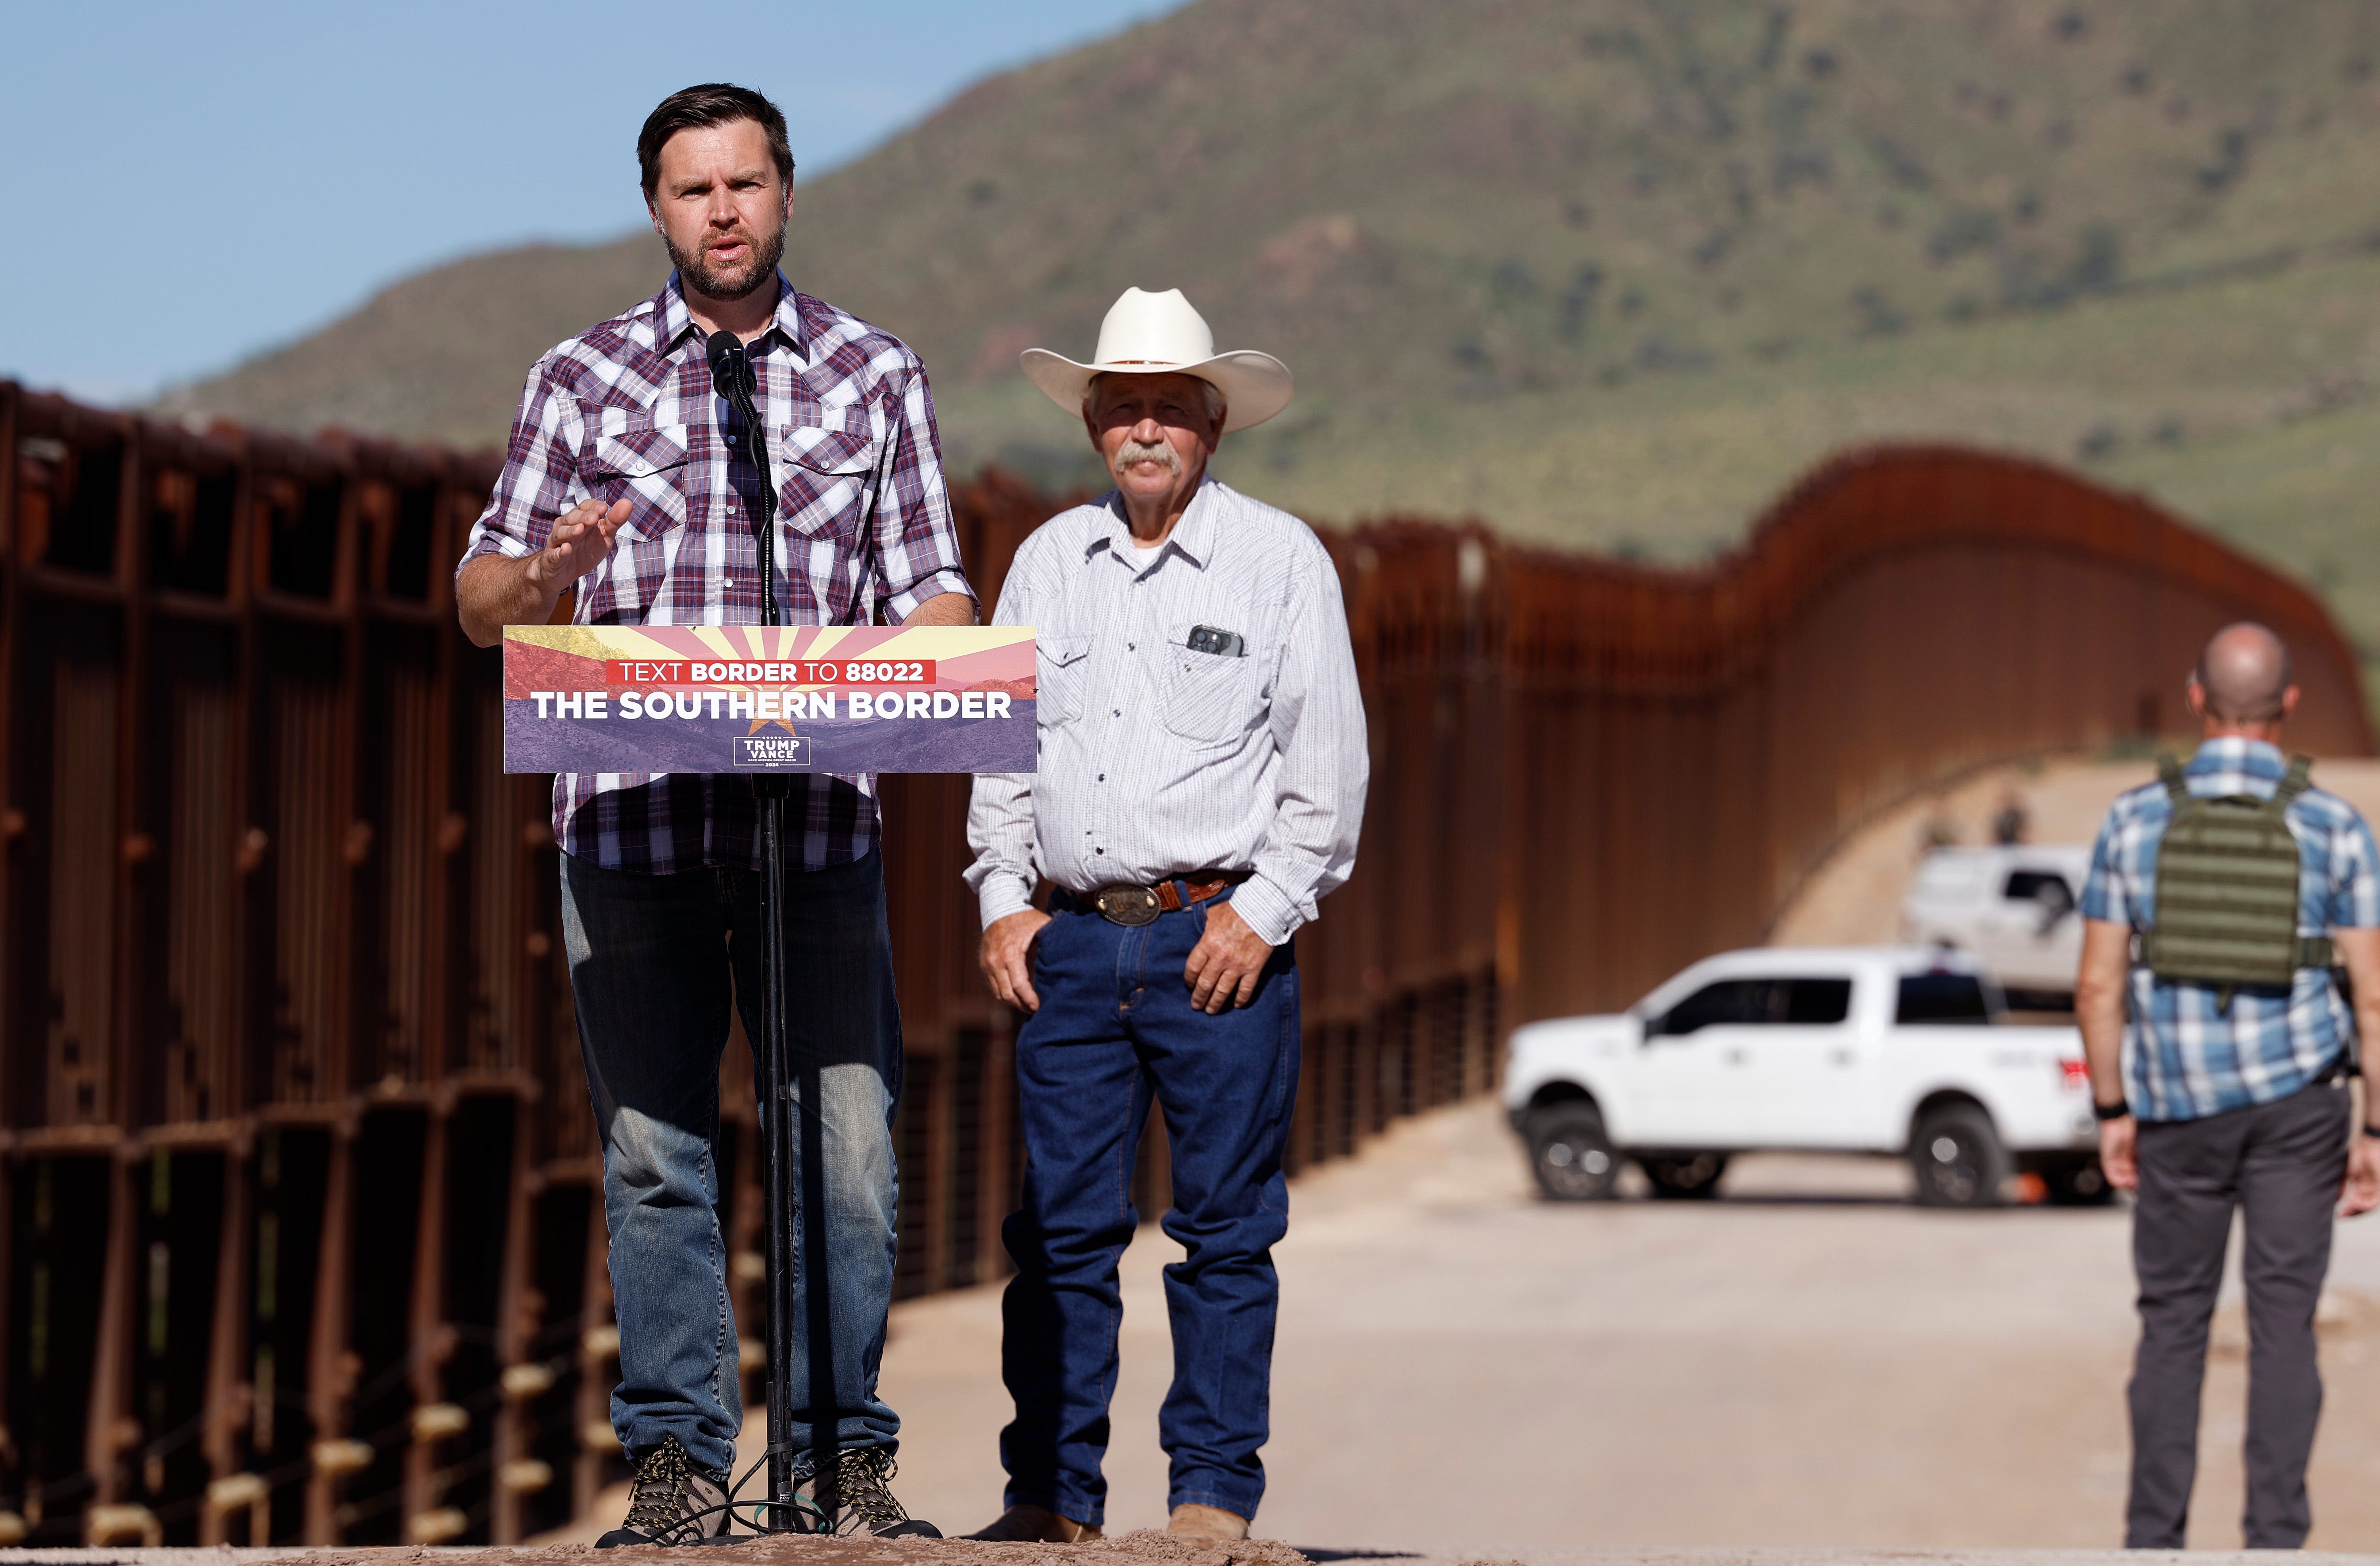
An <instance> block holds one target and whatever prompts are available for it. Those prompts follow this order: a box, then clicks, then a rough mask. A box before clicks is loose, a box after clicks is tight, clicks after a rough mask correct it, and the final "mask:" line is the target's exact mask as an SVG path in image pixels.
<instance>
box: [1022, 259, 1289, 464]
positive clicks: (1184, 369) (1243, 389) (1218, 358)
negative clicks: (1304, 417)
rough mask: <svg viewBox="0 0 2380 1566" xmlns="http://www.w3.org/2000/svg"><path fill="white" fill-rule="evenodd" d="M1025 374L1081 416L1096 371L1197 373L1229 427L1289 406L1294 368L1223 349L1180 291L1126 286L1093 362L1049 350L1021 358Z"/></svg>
mask: <svg viewBox="0 0 2380 1566" xmlns="http://www.w3.org/2000/svg"><path fill="white" fill-rule="evenodd" d="M1017 362H1019V363H1020V364H1022V365H1024V366H1025V374H1026V378H1027V379H1029V380H1030V381H1031V382H1033V383H1034V384H1035V385H1037V386H1038V387H1040V388H1041V390H1042V391H1044V392H1046V393H1048V394H1049V397H1050V401H1051V402H1053V403H1056V404H1057V405H1058V406H1059V407H1062V408H1064V409H1065V410H1066V411H1067V412H1068V413H1071V414H1074V415H1075V416H1077V417H1080V415H1081V414H1082V411H1083V393H1084V391H1085V390H1086V389H1087V388H1088V387H1089V385H1090V383H1091V377H1092V376H1094V375H1173V374H1179V375H1196V377H1198V379H1200V380H1201V381H1205V382H1209V383H1210V384H1212V385H1214V386H1216V387H1217V388H1219V389H1220V391H1221V392H1222V394H1223V401H1224V404H1225V405H1226V406H1225V411H1224V415H1223V431H1224V432H1225V433H1229V432H1230V431H1233V430H1245V429H1246V428H1248V426H1250V425H1252V424H1261V423H1263V422H1264V421H1265V420H1266V419H1270V418H1271V417H1272V416H1273V415H1274V414H1276V413H1279V412H1280V411H1281V409H1282V408H1285V407H1288V406H1289V396H1290V392H1291V390H1292V389H1293V388H1292V386H1291V384H1290V379H1289V366H1287V365H1285V364H1283V363H1281V360H1279V359H1277V358H1273V357H1272V355H1270V354H1260V353H1257V351H1256V350H1254V349H1253V348H1240V349H1236V350H1234V351H1233V352H1231V353H1227V354H1219V353H1217V352H1216V351H1215V334H1214V333H1213V331H1211V330H1210V329H1209V328H1208V325H1207V318H1206V317H1205V316H1203V315H1200V314H1199V313H1198V312H1197V311H1196V310H1193V309H1191V308H1190V301H1189V300H1187V299H1185V298H1184V297H1182V290H1181V289H1179V288H1168V289H1167V290H1165V292H1163V293H1162V294H1151V293H1148V292H1147V291H1145V290H1143V289H1139V288H1126V289H1125V290H1124V291H1123V297H1122V298H1120V299H1118V300H1116V302H1115V303H1114V304H1113V305H1111V306H1110V307H1109V310H1108V318H1107V319H1106V320H1105V321H1103V322H1099V357H1098V358H1097V359H1096V360H1095V361H1094V362H1092V363H1090V364H1076V363H1075V361H1074V360H1073V359H1070V358H1066V357H1065V356H1064V355H1062V354H1053V353H1051V352H1050V350H1049V349H1047V348H1027V349H1026V350H1025V351H1024V352H1023V353H1021V354H1019V355H1017Z"/></svg>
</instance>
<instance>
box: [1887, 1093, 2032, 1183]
mask: <svg viewBox="0 0 2380 1566" xmlns="http://www.w3.org/2000/svg"><path fill="white" fill-rule="evenodd" d="M1909 1166H1910V1168H1911V1169H1912V1170H1913V1171H1915V1172H1916V1175H1917V1205H1918V1206H1920V1207H1926V1208H1996V1207H1998V1206H1999V1205H2000V1187H2001V1186H2002V1185H2004V1184H2007V1183H2008V1175H2009V1159H2008V1153H2007V1151H2006V1149H2004V1148H2002V1147H2001V1146H2000V1139H1999V1134H1998V1132H1996V1131H1994V1130H1993V1129H1992V1121H1991V1117H1990V1116H1989V1115H1987V1114H1985V1113H1984V1111H1981V1110H1979V1109H1977V1108H1976V1107H1975V1106H1974V1105H1973V1104H1949V1105H1945V1106H1944V1107H1943V1108H1941V1109H1938V1110H1936V1111H1934V1112H1933V1113H1931V1114H1929V1115H1927V1116H1926V1117H1925V1119H1924V1120H1921V1121H1919V1122H1918V1123H1917V1134H1916V1135H1914V1136H1912V1137H1911V1138H1910V1139H1909Z"/></svg>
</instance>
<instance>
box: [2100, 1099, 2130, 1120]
mask: <svg viewBox="0 0 2380 1566" xmlns="http://www.w3.org/2000/svg"><path fill="white" fill-rule="evenodd" d="M2131 1112H2132V1106H2131V1105H2130V1104H2128V1103H2126V1102H2125V1101H2124V1100H2123V1099H2117V1100H2116V1101H2115V1102H2114V1103H2112V1104H2102V1103H2100V1102H2098V1101H2097V1100H2095V1099H2094V1100H2093V1101H2092V1104H2091V1113H2092V1114H2093V1115H2094V1116H2095V1117H2096V1118H2098V1119H2100V1120H2121V1119H2123V1118H2124V1117H2125V1116H2126V1115H2128V1114H2130V1113H2131Z"/></svg>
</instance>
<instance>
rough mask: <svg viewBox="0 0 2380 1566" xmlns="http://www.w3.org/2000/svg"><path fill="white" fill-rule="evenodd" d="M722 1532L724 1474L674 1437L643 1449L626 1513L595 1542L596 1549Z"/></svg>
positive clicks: (695, 1539) (688, 1540) (687, 1540)
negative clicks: (707, 1467)
mask: <svg viewBox="0 0 2380 1566" xmlns="http://www.w3.org/2000/svg"><path fill="white" fill-rule="evenodd" d="M726 1531H727V1475H724V1474H706V1473H704V1472H703V1471H702V1470H701V1469H699V1468H697V1467H696V1466H695V1465H694V1460H693V1459H692V1458H690V1457H688V1456H686V1448H684V1447H682V1446H680V1445H678V1444H677V1438H676V1437H675V1436H669V1437H665V1438H663V1439H662V1444H661V1445H659V1446H657V1447H655V1448H653V1450H652V1451H649V1452H647V1453H646V1454H645V1456H644V1460H643V1461H642V1462H640V1463H637V1478H636V1483H635V1484H634V1486H632V1487H630V1489H629V1491H628V1515H627V1516H626V1517H625V1518H623V1519H622V1520H621V1523H620V1525H619V1526H618V1527H616V1528H614V1529H613V1530H612V1531H611V1532H610V1533H608V1534H605V1535H604V1536H602V1537H601V1538H600V1539H597V1540H596V1541H595V1548H597V1549H611V1548H615V1547H617V1546H620V1545H624V1544H698V1543H700V1542H701V1541H702V1540H704V1539H707V1538H712V1537H715V1536H718V1535H721V1534H723V1533H725V1532H726Z"/></svg>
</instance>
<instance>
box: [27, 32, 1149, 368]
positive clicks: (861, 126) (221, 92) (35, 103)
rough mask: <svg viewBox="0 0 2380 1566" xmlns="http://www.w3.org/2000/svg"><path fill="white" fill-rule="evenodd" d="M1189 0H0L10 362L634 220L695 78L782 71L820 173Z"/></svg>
mask: <svg viewBox="0 0 2380 1566" xmlns="http://www.w3.org/2000/svg"><path fill="white" fill-rule="evenodd" d="M1175 4H1178V0H1000V3H998V4H985V3H983V0H841V3H838V4H825V3H821V0H755V3H753V4H750V5H746V6H733V5H730V6H717V5H711V6H683V5H668V4H661V5H652V4H648V5H640V6H630V5H624V4H618V3H616V0H573V3H571V4H566V5H565V4H532V3H528V0H509V3H508V0H480V3H477V4H465V3H462V0H413V3H409V4H404V5H378V6H355V5H345V4H328V5H326V4H322V3H321V0H316V3H314V4H311V5H296V4H273V3H265V0H250V3H244V4H243V3H231V4H220V5H207V6H200V5H190V4H185V5H168V4H164V3H150V4H130V3H122V4H110V3H106V0H96V3H81V0H76V3H60V0H0V41H5V42H0V147H6V149H7V156H6V159H5V160H0V211H5V212H6V213H7V214H8V218H9V221H8V222H7V224H6V225H0V299H6V300H7V301H8V304H7V306H6V308H5V310H0V378H8V379H15V380H19V381H23V382H26V383H27V384H29V385H32V386H38V387H42V388H44V389H57V390H64V391H67V392H71V393H73V394H75V395H79V396H83V397H86V398H89V399H91V400H93V401H100V402H110V403H116V402H130V401H138V400H140V399H141V398H143V397H146V396H148V395H151V394H152V393H153V392H154V391H155V390H156V389H157V388H158V387H160V386H161V385H164V384H166V383H169V382H176V381H184V380H189V379H192V378H195V377H197V376H200V375H203V374H206V373H208V372H210V371H212V370H219V369H222V368H225V366H227V365H229V364H231V363H233V362H235V361H237V360H238V359H240V358H246V357H247V356H248V355H249V354H251V353H254V352H255V351H257V350H258V349H260V348H263V347H266V346H272V345H273V344H277V343H281V342H285V341H287V340H289V339H291V338H294V337H297V336H302V335H303V334H306V333H307V332H309V331H310V330H312V329H313V328H315V327H317V326H319V325H321V324H322V323H323V322H327V321H330V320H332V319H334V318H335V317H336V316H338V315H340V314H342V313H344V312H345V311H346V310H349V309H350V308H352V307H353V306H355V305H356V304H358V302H360V301H361V300H362V299H363V298H365V297H368V296H369V295H370V294H371V293H372V292H373V291H374V290H376V289H378V288H380V287H381V286H383V285H385V284H387V283H390V282H392V281H394V280H395V279H396V278H398V277H401V276H404V275H405V274H407V273H411V272H416V271H419V270H420V269H421V268H422V267H424V266H427V265H431V264H433V263H435V262H438V261H447V260H450V259H452V258H454V257H455V256H460V255H466V254H468V253H470V252H472V251H475V250H484V249H493V248H496V247H500V246H504V245H508V244H513V243H516V242H518V241H521V240H526V239H564V240H576V239H598V238H606V237H611V236H613V235H615V234H618V233H621V232H623V231H624V230H625V229H628V228H630V227H633V226H635V225H637V223H638V222H639V221H640V219H641V217H642V212H641V211H640V209H639V207H638V204H637V171H636V152H635V148H636V136H637V126H638V125H639V124H641V123H642V122H643V119H644V116H645V115H646V114H647V113H649V112H650V110H651V108H652V106H653V104H654V103H656V102H658V101H659V100H660V99H661V98H662V96H663V95H664V94H666V93H668V92H670V91H673V90H674V89H676V88H679V87H683V86H685V85H686V83H688V82H692V81H703V80H718V79H726V80H731V81H739V82H742V83H744V84H746V85H747V86H751V87H757V88H759V89H760V90H761V91H764V92H766V93H768V94H769V95H770V96H771V98H773V99H775V100H776V101H777V103H779V104H780V105H782V106H783V108H784V110H785V115H786V118H787V120H788V122H789V123H790V125H791V127H792V131H793V141H794V156H795V160H796V161H797V162H798V163H799V164H800V165H801V169H802V176H797V177H806V176H813V175H816V174H819V173H821V172H823V171H824V170H825V169H828V168H831V167H832V166H833V165H834V164H838V163H842V162H845V161H847V160H848V159H850V158H851V157H853V156H854V155H855V154H856V153H858V152H864V151H866V150H867V149H868V147H870V146H872V145H874V144H875V143H877V142H879V141H880V140H883V139H884V138H885V137H886V136H888V135H889V134H891V133H892V132H893V131H895V130H898V129H899V128H901V127H903V126H905V125H907V124H909V123H911V122H913V121H915V120H916V119H917V118H918V117H920V116H921V115H924V114H925V113H926V112H927V111H928V110H929V109H931V108H932V107H933V106H934V105H935V104H937V103H941V101H942V100H944V99H946V98H948V97H949V96H950V95H951V94H952V93H953V91H957V90H958V89H959V88H961V87H964V86H965V85H966V84H967V83H969V82H971V81H974V80H976V79H978V78H980V77H983V76H986V75H989V74H990V73H992V72H994V71H998V70H1002V69H1005V68H1007V67H1012V66H1016V65H1021V64H1023V63H1024V62H1026V61H1027V60H1031V59H1035V58H1038V57H1039V56H1041V55H1048V54H1051V53H1054V52H1056V51H1059V50H1061V49H1064V48H1067V47H1070V46H1072V45H1074V44H1076V43H1081V42H1087V41H1088V40H1090V39H1093V38H1098V37H1101V36H1104V35H1106V34H1109V33H1112V32H1115V31H1117V30H1121V29H1123V28H1124V27H1127V26H1130V25H1132V24H1133V23H1135V22H1137V21H1141V20H1145V19H1147V18H1149V17H1152V16H1156V15H1159V14H1160V13H1162V12H1164V11H1168V10H1171V9H1172V8H1173V6H1174V5H1175ZM731 20H732V21H733V22H734V25H733V26H731Z"/></svg>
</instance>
